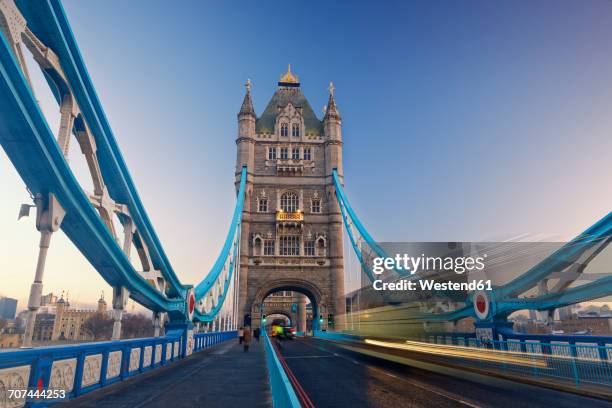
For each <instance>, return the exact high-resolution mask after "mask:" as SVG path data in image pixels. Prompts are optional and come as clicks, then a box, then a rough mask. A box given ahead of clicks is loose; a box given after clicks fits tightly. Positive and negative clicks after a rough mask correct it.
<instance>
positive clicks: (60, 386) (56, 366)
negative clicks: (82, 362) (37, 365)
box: [49, 358, 77, 394]
mask: <svg viewBox="0 0 612 408" xmlns="http://www.w3.org/2000/svg"><path fill="white" fill-rule="evenodd" d="M76 365H77V359H76V358H68V359H65V360H57V361H54V362H53V365H52V366H51V379H50V380H49V388H50V389H52V390H64V391H66V394H68V393H69V392H71V391H72V389H73V388H74V376H75V372H76Z"/></svg>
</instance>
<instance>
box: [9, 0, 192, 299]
mask: <svg viewBox="0 0 612 408" xmlns="http://www.w3.org/2000/svg"><path fill="white" fill-rule="evenodd" d="M16 3H17V5H18V7H19V9H20V11H21V12H22V13H23V15H24V17H25V18H26V20H27V22H28V28H29V29H30V30H31V31H32V32H33V33H34V34H35V35H36V36H37V37H38V38H39V39H40V40H41V41H42V42H43V43H44V44H45V45H46V46H47V47H49V48H50V49H52V50H53V51H54V52H55V53H56V54H57V56H58V57H59V59H60V62H61V67H62V70H63V72H64V74H65V77H66V79H67V81H68V82H69V86H70V90H71V92H72V94H73V95H74V97H75V99H76V101H77V103H78V105H79V108H80V111H81V113H82V115H83V117H84V119H85V121H86V122H87V125H88V127H89V129H90V130H91V133H92V134H93V136H94V138H95V141H96V145H97V152H96V153H97V157H98V161H99V164H100V170H101V172H102V175H103V177H104V181H105V183H106V187H107V188H108V192H109V194H110V196H111V197H112V199H113V200H115V201H116V202H118V203H122V204H125V205H126V206H127V207H128V209H129V212H130V217H131V218H132V219H133V221H134V224H135V226H136V228H137V229H138V232H139V234H140V236H141V237H142V239H143V240H144V241H145V243H146V244H147V247H148V249H149V253H150V257H151V260H152V262H153V267H154V269H156V270H159V271H160V272H161V273H162V275H163V276H164V278H165V279H166V281H167V283H168V292H167V293H168V295H169V296H173V297H174V296H178V297H185V296H186V293H187V290H188V287H187V286H185V285H183V284H181V282H180V281H179V279H178V277H177V276H176V273H175V272H174V270H173V268H172V265H171V264H170V262H169V260H168V258H167V256H166V254H165V252H164V250H163V247H162V245H161V242H160V241H159V238H158V237H157V234H156V233H155V230H154V228H153V226H152V223H151V221H150V219H149V217H148V215H147V213H146V211H145V209H144V206H143V204H142V202H141V200H140V197H139V195H138V192H137V190H136V187H135V185H134V182H133V180H132V178H131V176H130V173H129V171H128V168H127V165H126V163H125V161H124V159H123V156H122V154H121V151H120V149H119V146H118V144H117V142H116V139H115V137H114V135H113V132H112V130H111V127H110V124H109V122H108V119H107V118H106V115H105V113H104V110H103V108H102V105H101V103H100V100H99V98H98V96H97V93H96V91H95V88H94V86H93V82H92V80H91V78H90V76H89V74H88V71H87V68H86V66H85V63H84V61H83V58H82V56H81V53H80V51H79V48H78V45H77V43H76V40H75V38H74V35H73V33H72V29H71V28H70V24H69V23H68V19H67V17H66V14H65V12H64V10H63V7H62V5H61V3H60V1H59V0H48V1H41V2H30V1H23V0H17V1H16ZM47 78H49V77H47Z"/></svg>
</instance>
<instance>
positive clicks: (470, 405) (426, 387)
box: [310, 345, 481, 408]
mask: <svg viewBox="0 0 612 408" xmlns="http://www.w3.org/2000/svg"><path fill="white" fill-rule="evenodd" d="M310 347H312V348H317V349H319V350H321V351H326V352H329V353H331V351H329V350H328V349H325V348H323V347H315V346H310ZM336 347H340V348H343V347H342V346H340V345H338V346H336ZM338 357H341V358H343V359H345V360H347V361H351V362H353V363H354V364H361V363H359V362H357V361H356V360H353V359H351V358H349V357H346V356H343V355H341V354H339V355H338ZM367 367H368V368H370V369H372V370H373V371H378V372H380V373H382V374H384V375H386V376H389V377H392V378H397V379H400V380H402V381H405V382H407V383H408V384H411V385H413V386H415V387H417V388H420V389H422V390H425V391H428V392H431V393H433V394H436V395H439V396H441V397H444V398H447V399H450V400H451V401H456V402H458V403H460V404H463V405H466V406H468V407H471V408H481V406H480V405H476V404H473V403H471V402H469V401H465V400H462V399H461V398H456V396H454V395H452V394H448V393H445V392H441V391H438V390H436V389H433V388H430V387H428V386H426V385H424V384H422V383H417V382H414V381H410V380H408V379H407V378H405V377H399V376H396V375H394V374H391V373H389V372H387V371H384V370H381V369H380V368H377V367H372V366H370V365H367Z"/></svg>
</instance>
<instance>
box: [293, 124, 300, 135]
mask: <svg viewBox="0 0 612 408" xmlns="http://www.w3.org/2000/svg"><path fill="white" fill-rule="evenodd" d="M291 136H293V137H300V125H299V124H297V123H294V124H293V126H291Z"/></svg>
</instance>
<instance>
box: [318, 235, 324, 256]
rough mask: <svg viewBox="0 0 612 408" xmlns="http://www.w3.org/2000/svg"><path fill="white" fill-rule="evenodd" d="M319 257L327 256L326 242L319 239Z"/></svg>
mask: <svg viewBox="0 0 612 408" xmlns="http://www.w3.org/2000/svg"><path fill="white" fill-rule="evenodd" d="M317 256H325V240H324V239H323V238H319V239H317Z"/></svg>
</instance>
